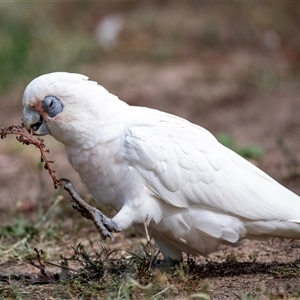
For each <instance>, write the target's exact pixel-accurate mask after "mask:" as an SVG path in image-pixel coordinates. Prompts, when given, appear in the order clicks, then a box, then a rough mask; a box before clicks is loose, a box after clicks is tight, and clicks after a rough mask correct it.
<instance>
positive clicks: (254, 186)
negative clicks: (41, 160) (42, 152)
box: [23, 72, 300, 260]
mask: <svg viewBox="0 0 300 300" xmlns="http://www.w3.org/2000/svg"><path fill="white" fill-rule="evenodd" d="M23 105H24V110H23V122H24V124H25V127H26V128H27V129H28V130H32V131H33V133H34V134H35V135H45V134H50V135H52V136H53V137H54V138H55V139H56V140H58V141H60V142H61V143H63V144H64V145H65V148H66V152H67V156H68V159H69V162H70V164H71V165H72V166H73V168H74V169H75V170H76V171H77V172H78V173H79V175H80V177H81V179H82V181H83V183H84V184H85V186H86V187H87V189H88V191H89V192H90V193H91V194H92V195H93V197H94V198H95V199H96V201H97V202H99V203H103V204H110V205H112V206H113V207H114V208H115V209H116V210H117V211H118V212H117V214H116V215H115V216H114V217H113V218H112V219H109V220H111V222H110V223H109V222H107V224H106V226H107V229H108V230H109V231H121V230H124V229H126V228H128V227H130V226H132V225H135V226H137V227H139V228H140V229H143V227H144V224H146V226H147V228H148V232H149V234H150V236H152V237H153V238H154V240H155V242H156V243H157V245H158V247H159V248H160V250H161V252H162V254H163V255H164V257H165V258H166V259H170V260H181V259H182V252H185V253H188V254H192V255H198V254H200V255H207V254H209V253H211V252H213V251H216V250H217V249H218V247H219V245H220V244H221V243H229V244H235V243H237V242H238V241H239V240H240V239H243V238H259V239H261V238H265V237H270V236H275V237H284V238H290V239H300V198H299V196H297V195H296V194H294V193H293V192H291V191H289V190H288V189H286V188H285V187H283V186H282V185H280V184H279V183H278V182H276V181H275V180H274V179H272V178H271V177H270V176H268V175H267V174H265V173H264V172H263V171H261V170H260V169H258V168H257V167H255V166H254V165H252V164H251V163H250V162H248V161H246V160H245V159H243V158H242V157H240V156H239V155H237V154H236V153H234V152H233V151H231V150H229V149H228V148H226V147H224V146H223V145H222V144H220V143H219V142H218V141H217V140H216V138H215V137H214V136H213V135H212V134H211V133H210V132H208V131H207V130H205V129H204V128H202V127H200V126H198V125H195V124H192V123H190V122H189V121H187V120H185V119H183V118H180V117H177V116H174V115H171V114H168V113H164V112H161V111H158V110H154V109H150V108H145V107H137V106H130V105H128V104H127V103H125V102H123V101H121V100H120V99H118V97H116V96H115V95H113V94H110V93H109V92H108V91H107V90H106V89H105V88H103V87H102V86H100V85H99V84H97V83H96V82H94V81H90V80H88V77H86V76H84V75H80V74H70V73H64V72H57V73H51V74H46V75H42V76H40V77H38V78H36V79H34V80H33V81H32V82H31V83H30V84H29V85H28V86H27V87H26V90H25V92H24V96H23Z"/></svg>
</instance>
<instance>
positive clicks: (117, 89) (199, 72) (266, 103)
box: [0, 39, 300, 299]
mask: <svg viewBox="0 0 300 300" xmlns="http://www.w3.org/2000/svg"><path fill="white" fill-rule="evenodd" d="M259 41H260V43H263V40H261V39H259ZM299 57H300V56H299V52H297V53H294V52H293V51H290V49H287V48H286V47H285V46H284V45H282V46H281V47H279V48H276V49H273V48H268V47H267V46H266V47H265V46H260V47H258V48H254V47H245V48H243V47H238V48H233V49H232V50H230V51H225V50H224V49H221V50H220V49H218V48H216V49H213V50H211V49H210V50H209V51H203V52H202V53H201V55H199V56H197V57H195V56H193V57H186V58H185V59H182V60H179V61H172V62H169V61H168V62H165V63H149V62H141V61H137V62H135V61H133V60H130V61H122V60H110V61H107V62H101V64H95V65H92V66H91V65H85V66H83V67H81V69H80V70H78V72H82V73H84V74H87V75H88V76H89V77H90V78H92V79H93V80H95V81H98V82H99V83H100V84H101V85H103V86H104V87H106V88H107V89H108V90H109V91H110V92H112V93H114V94H116V95H118V96H119V98H121V99H122V100H125V101H126V102H128V103H129V104H131V105H140V106H148V107H153V108H156V109H160V110H163V111H167V112H170V113H173V114H176V115H179V116H182V117H184V118H186V119H188V120H190V121H192V122H194V123H196V124H199V125H201V126H203V127H205V128H206V129H208V130H209V131H211V132H212V133H213V134H215V135H219V134H221V133H226V134H228V135H230V136H231V137H232V138H233V140H234V141H235V143H236V144H237V145H239V146H245V145H258V146H260V147H262V149H263V151H264V155H263V156H262V157H261V158H259V159H256V160H253V161H252V162H253V163H255V164H256V165H257V166H258V167H259V168H261V169H263V170H264V171H265V172H266V173H268V174H269V175H271V176H272V177H273V178H275V179H276V180H277V181H279V182H280V183H281V184H283V185H284V186H286V187H287V188H289V189H290V190H292V191H293V192H295V193H296V194H299V195H300V152H299V151H298V149H299V148H300V139H299V137H300V118H299V110H300V100H299V92H300V85H299V74H300V72H299V65H300V58H299ZM24 87H25V86H23V85H20V86H17V87H15V88H14V89H12V90H11V91H8V92H7V93H6V94H5V95H3V97H2V99H1V102H0V120H1V122H0V123H1V124H0V125H1V126H8V125H11V124H19V123H20V118H21V114H22V106H21V97H22V92H23V89H24ZM45 141H46V145H47V148H49V149H51V152H50V157H51V158H53V159H54V160H55V163H54V166H55V167H54V169H55V170H56V172H57V174H58V177H67V178H69V179H71V181H72V182H73V184H74V185H75V186H76V188H77V190H78V191H79V192H80V194H81V195H82V196H83V197H84V198H85V199H88V200H89V202H90V203H93V202H92V200H91V199H90V196H89V195H88V194H87V192H86V190H85V188H84V187H83V186H82V184H81V182H80V180H79V178H78V176H77V175H76V174H74V171H73V170H72V169H71V167H70V166H69V165H68V162H67V160H66V158H65V155H64V150H63V147H62V146H61V145H60V144H58V143H57V142H56V141H54V140H53V139H52V138H50V137H46V138H45ZM0 183H1V188H0V225H1V228H4V227H5V226H8V225H9V224H11V223H12V219H18V220H20V219H25V220H27V221H28V222H32V223H34V224H36V222H37V220H40V219H39V218H40V217H41V216H42V215H43V214H44V213H45V212H47V211H48V210H49V208H50V207H51V205H52V204H53V201H54V200H53V199H54V198H55V196H56V195H57V192H56V191H55V190H54V189H53V185H52V182H51V180H50V177H49V176H48V174H47V173H46V172H45V171H44V170H43V169H42V168H41V167H40V163H39V155H38V152H37V150H36V149H34V148H33V147H25V146H22V145H20V144H18V143H17V142H16V141H15V139H14V138H13V137H9V138H7V139H5V140H3V141H0ZM59 193H62V194H63V195H64V200H62V201H61V202H59V203H58V204H57V205H56V206H55V209H54V212H51V214H50V216H49V219H48V220H47V222H45V223H43V226H42V227H41V228H46V227H47V228H50V229H49V230H48V231H49V232H50V230H52V231H55V230H58V231H59V234H55V233H53V232H51V233H49V232H48V231H47V232H48V233H49V236H47V234H48V233H47V234H46V233H45V234H42V233H39V235H38V237H37V238H36V239H33V240H31V241H30V243H28V244H27V245H25V246H24V245H22V247H23V246H24V248H26V249H25V250H24V252H25V254H24V253H23V252H22V253H20V252H19V251H18V248H16V249H14V251H11V252H9V251H8V252H7V250H10V247H11V246H12V245H13V244H14V243H17V242H18V241H19V240H20V239H18V237H9V236H8V235H7V234H2V235H1V234H0V236H1V240H0V241H1V246H0V291H1V292H0V297H1V295H6V294H5V291H6V290H8V288H9V287H11V286H14V287H15V289H16V290H17V294H18V293H19V294H18V295H19V296H18V297H19V298H17V296H16V297H15V296H13V295H12V294H9V297H10V298H11V299H41V297H43V298H45V299H75V298H76V297H75V296H74V294H73V296H72V293H71V292H68V293H67V292H66V291H65V294H63V293H62V291H61V290H60V292H61V293H62V294H55V293H56V292H57V291H56V290H55V287H53V285H50V284H47V285H46V284H38V283H36V284H32V285H26V284H25V285H21V286H20V285H19V284H20V280H17V279H16V278H18V276H21V277H22V276H25V275H26V276H29V277H30V278H32V277H36V278H38V274H39V273H40V270H39V269H38V268H36V267H34V266H32V264H30V261H29V259H30V258H34V259H36V255H35V252H34V250H33V248H35V247H36V248H37V249H43V251H44V252H45V255H44V257H43V258H44V259H45V260H47V261H50V262H57V261H58V260H59V259H60V256H61V255H63V256H68V255H71V254H70V253H71V252H72V248H71V247H70V245H73V246H76V245H77V244H78V243H79V242H81V243H83V244H84V245H85V246H86V247H87V248H90V249H93V247H96V246H95V245H99V244H100V243H101V240H100V237H99V236H98V234H97V233H96V232H95V229H94V227H93V225H92V224H91V223H89V222H88V221H82V220H80V218H79V217H78V216H77V215H75V214H76V212H74V211H73V210H72V209H71V208H70V207H69V206H70V205H69V203H68V201H67V200H68V196H67V195H66V194H65V193H64V192H62V191H59ZM282 201H284V199H282ZM93 204H94V205H95V203H93ZM108 213H110V214H113V212H110V211H109V212H108ZM0 233H1V232H0ZM143 240H144V237H143V236H140V235H138V234H136V232H134V230H132V231H131V230H128V232H125V233H120V234H117V235H116V241H115V243H113V244H111V245H109V244H108V243H105V245H106V247H107V248H108V249H109V250H112V249H122V250H121V251H119V252H118V256H122V255H125V254H126V253H127V252H126V251H132V252H134V251H136V249H137V248H138V247H140V245H141V243H142V242H141V241H143ZM7 253H9V254H7ZM299 256H300V242H299V241H289V240H280V239H271V240H268V241H250V240H244V241H242V242H241V243H240V244H239V245H238V246H237V247H234V248H232V247H229V246H223V247H222V248H221V249H220V251H218V252H217V253H214V254H212V255H210V256H209V257H208V258H202V257H200V258H196V259H195V264H194V263H193V264H191V265H190V267H189V268H190V269H189V270H188V271H187V272H186V274H189V275H186V276H185V279H183V278H181V277H180V278H179V279H180V280H179V281H181V282H182V285H180V284H178V276H177V277H176V276H175V275H174V276H175V277H176V280H175V279H174V277H172V276H171V277H170V278H169V279H168V280H166V282H167V284H166V286H167V287H168V289H167V290H166V292H164V293H161V294H160V295H157V296H155V297H154V298H152V299H207V298H203V297H206V296H207V295H209V296H210V297H211V298H212V299H279V298H281V299H283V298H289V299H297V298H298V297H300V270H299V265H300V257H299ZM46 270H47V272H49V273H51V272H58V271H57V268H55V267H53V266H52V267H51V266H49V265H47V268H46ZM1 278H2V279H1ZM7 278H11V279H7ZM187 278H188V279H187ZM184 280H188V282H184ZM22 284H24V282H23V281H22ZM179 287H180V289H178V288H179ZM20 291H23V292H24V293H23V294H22V292H20ZM200 293H202V294H201V295H200ZM155 294H157V292H155V293H154V292H153V294H152V295H151V293H148V294H147V295H148V296H147V297H149V299H150V298H151V297H152V296H153V295H155ZM77 295H79V294H77ZM191 295H194V296H191ZM205 295H206V296H205ZM2 297H3V299H4V298H9V297H8V296H5V297H4V296H2ZM14 297H15V298H14ZM143 297H145V296H143ZM159 297H161V298H159ZM189 297H191V298H189ZM201 297H202V298H201ZM78 298H79V297H78ZM84 298H85V297H84V296H82V298H81V299H84ZM86 298H89V297H86ZM92 298H93V297H90V299H92ZM117 298H119V299H121V297H119V295H118V293H116V294H112V295H111V296H110V295H107V299H117ZM132 298H135V299H139V293H138V292H137V293H134V292H133V294H132ZM124 299H125V298H124ZM140 299H141V298H140Z"/></svg>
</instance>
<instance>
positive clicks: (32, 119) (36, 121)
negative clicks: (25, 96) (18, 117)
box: [22, 107, 50, 135]
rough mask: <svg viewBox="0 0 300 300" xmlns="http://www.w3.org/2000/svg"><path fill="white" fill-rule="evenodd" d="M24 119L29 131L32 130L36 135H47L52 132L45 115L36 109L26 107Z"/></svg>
mask: <svg viewBox="0 0 300 300" xmlns="http://www.w3.org/2000/svg"><path fill="white" fill-rule="evenodd" d="M22 119H23V123H24V126H25V128H26V129H27V130H28V132H30V131H31V130H32V131H33V134H34V135H46V134H49V133H50V131H49V129H48V126H47V124H46V122H45V121H44V119H43V117H42V116H41V115H40V114H39V113H38V112H37V111H36V110H33V109H31V108H28V107H24V109H23V118H22Z"/></svg>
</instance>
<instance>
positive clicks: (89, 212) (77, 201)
mask: <svg viewBox="0 0 300 300" xmlns="http://www.w3.org/2000/svg"><path fill="white" fill-rule="evenodd" d="M59 182H60V184H61V185H62V186H63V187H64V189H65V190H66V191H67V192H68V193H69V194H70V196H71V197H72V200H71V201H72V206H73V208H74V209H76V210H77V211H78V212H80V214H81V215H82V216H83V217H84V218H87V219H90V220H92V221H93V222H94V224H95V226H96V228H97V230H98V232H99V233H100V235H101V238H102V239H104V240H105V239H106V238H107V237H109V238H110V241H111V243H113V242H114V239H115V238H114V236H113V234H112V233H111V232H118V231H120V230H119V229H118V226H117V225H116V223H115V222H114V221H113V220H112V219H110V218H108V217H106V216H105V215H104V214H103V213H102V212H101V211H100V210H98V209H97V208H95V207H92V206H90V205H89V204H87V203H86V202H85V201H84V200H83V199H82V198H81V197H80V196H79V194H78V193H77V192H76V190H75V188H74V187H73V185H72V183H71V181H70V180H69V179H66V178H62V179H60V180H59Z"/></svg>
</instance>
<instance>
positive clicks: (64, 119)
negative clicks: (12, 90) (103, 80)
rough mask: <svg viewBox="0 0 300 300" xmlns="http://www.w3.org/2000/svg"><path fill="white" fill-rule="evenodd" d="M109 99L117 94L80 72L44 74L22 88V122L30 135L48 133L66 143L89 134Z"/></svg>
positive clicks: (102, 114) (103, 114)
mask: <svg viewBox="0 0 300 300" xmlns="http://www.w3.org/2000/svg"><path fill="white" fill-rule="evenodd" d="M113 98H117V97H115V96H113V95H112V94H109V93H108V91H107V90H106V89H104V88H103V87H102V86H100V85H98V84H97V83H96V82H94V81H89V80H88V77H86V76H84V75H80V74H72V73H64V72H56V73H50V74H45V75H42V76H40V77H38V78H36V79H34V80H33V81H31V82H30V83H29V85H28V86H27V87H26V89H25V91H24V95H23V106H24V109H23V123H24V125H25V127H26V129H27V130H28V131H32V133H33V134H34V135H46V134H50V135H52V136H53V137H54V138H55V139H57V140H59V141H61V142H62V143H64V144H65V145H67V144H70V143H74V140H75V139H77V140H78V136H87V134H89V133H91V134H92V132H91V131H92V128H93V125H95V122H96V121H97V122H100V121H99V119H102V120H103V119H104V116H105V110H106V106H107V102H109V101H108V100H112V99H113ZM99 108H100V109H99ZM106 114H107V113H106ZM105 117H106V116H105ZM97 125H98V124H97Z"/></svg>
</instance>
